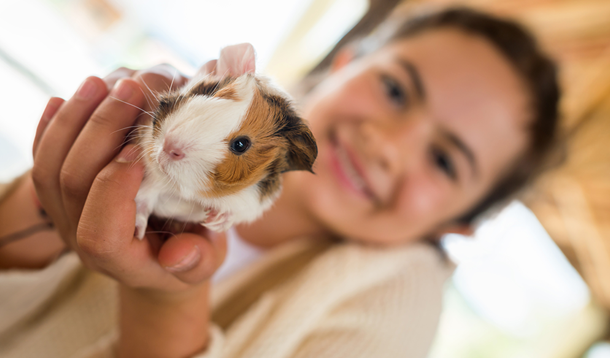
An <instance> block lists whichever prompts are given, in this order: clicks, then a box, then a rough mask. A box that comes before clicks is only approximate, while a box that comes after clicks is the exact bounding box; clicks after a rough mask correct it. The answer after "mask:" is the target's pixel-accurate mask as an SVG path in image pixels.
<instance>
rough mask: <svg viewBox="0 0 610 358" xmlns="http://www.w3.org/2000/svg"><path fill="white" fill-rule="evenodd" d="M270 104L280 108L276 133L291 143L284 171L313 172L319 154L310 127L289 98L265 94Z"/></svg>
mask: <svg viewBox="0 0 610 358" xmlns="http://www.w3.org/2000/svg"><path fill="white" fill-rule="evenodd" d="M263 97H264V98H265V100H266V101H267V103H269V105H271V106H274V107H277V108H279V109H280V110H279V111H278V112H277V113H278V115H276V116H275V118H274V120H275V122H276V124H277V125H276V128H277V130H276V131H275V133H274V135H275V136H278V137H284V138H286V139H287V140H288V143H289V144H290V145H289V146H288V153H286V162H287V163H288V167H287V168H285V169H284V170H283V171H284V172H287V171H291V170H307V171H309V172H312V173H313V163H314V161H315V160H316V157H317V156H318V146H317V145H316V140H315V138H314V137H313V134H312V133H311V131H310V130H309V128H308V127H307V126H306V125H305V123H304V122H303V119H301V118H300V117H299V116H298V115H297V114H296V112H295V111H294V109H293V107H292V104H291V103H290V101H289V100H287V99H285V98H283V97H279V96H275V95H270V94H263Z"/></svg>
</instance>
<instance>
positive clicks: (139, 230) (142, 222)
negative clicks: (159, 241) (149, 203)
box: [135, 214, 148, 240]
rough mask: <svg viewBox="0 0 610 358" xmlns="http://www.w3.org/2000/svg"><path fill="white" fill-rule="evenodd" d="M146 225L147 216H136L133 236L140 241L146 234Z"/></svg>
mask: <svg viewBox="0 0 610 358" xmlns="http://www.w3.org/2000/svg"><path fill="white" fill-rule="evenodd" d="M147 225H148V216H146V215H143V214H136V230H135V236H136V237H137V238H138V239H140V240H142V239H143V238H144V234H145V233H146V226H147Z"/></svg>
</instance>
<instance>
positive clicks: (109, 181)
mask: <svg viewBox="0 0 610 358" xmlns="http://www.w3.org/2000/svg"><path fill="white" fill-rule="evenodd" d="M93 185H95V186H96V187H100V188H112V187H117V186H120V185H121V183H120V181H119V180H118V179H117V178H116V177H115V175H114V173H113V172H112V171H111V170H109V169H108V168H104V169H102V171H100V172H99V173H98V175H97V176H96V177H95V180H94V183H93Z"/></svg>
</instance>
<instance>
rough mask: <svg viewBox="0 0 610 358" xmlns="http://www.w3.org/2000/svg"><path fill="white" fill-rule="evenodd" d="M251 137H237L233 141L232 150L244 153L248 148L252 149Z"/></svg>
mask: <svg viewBox="0 0 610 358" xmlns="http://www.w3.org/2000/svg"><path fill="white" fill-rule="evenodd" d="M250 145H251V143H250V138H248V137H237V138H235V139H233V140H232V141H231V144H230V148H231V151H232V152H233V153H235V154H237V155H242V154H244V153H245V152H246V151H247V150H248V149H250Z"/></svg>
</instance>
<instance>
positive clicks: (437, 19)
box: [357, 7, 560, 224]
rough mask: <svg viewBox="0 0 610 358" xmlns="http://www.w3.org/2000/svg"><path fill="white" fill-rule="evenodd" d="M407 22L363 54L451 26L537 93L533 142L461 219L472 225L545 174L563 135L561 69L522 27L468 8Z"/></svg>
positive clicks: (375, 38)
mask: <svg viewBox="0 0 610 358" xmlns="http://www.w3.org/2000/svg"><path fill="white" fill-rule="evenodd" d="M401 20H402V21H400V22H396V21H389V22H388V23H389V24H386V26H385V27H383V28H381V29H379V30H378V31H376V33H374V34H373V35H372V36H369V37H368V38H365V39H364V40H362V41H360V42H359V44H358V46H357V53H358V54H359V55H363V54H366V53H371V52H373V51H375V50H377V49H379V48H381V47H383V46H385V45H387V44H389V43H392V42H395V41H398V40H402V39H405V38H408V37H411V36H414V35H417V34H420V33H422V32H425V31H430V30H435V29H443V28H451V29H456V30H460V31H464V32H466V33H468V34H471V35H474V36H480V37H482V38H484V39H486V40H487V41H489V43H491V44H492V45H493V46H495V47H496V49H498V50H499V51H500V52H501V53H502V54H503V55H504V57H505V58H506V59H507V60H508V61H509V62H510V63H511V65H512V66H513V68H515V69H516V70H517V72H518V73H519V74H520V75H521V77H522V79H523V81H524V83H525V85H526V88H527V89H528V91H529V92H530V94H531V112H532V113H531V116H532V120H531V124H530V142H529V147H528V148H527V150H526V152H525V154H524V155H523V156H522V157H521V158H518V159H519V160H517V161H516V162H515V164H514V165H513V166H512V167H511V168H509V169H510V170H508V171H507V173H506V175H505V176H504V177H503V178H502V179H500V180H499V182H498V183H496V185H495V187H494V188H493V189H492V190H491V191H490V192H489V193H488V194H487V196H486V197H484V198H483V200H481V201H480V202H479V203H478V204H477V205H475V206H474V207H473V208H471V209H470V210H469V211H468V212H467V213H466V214H465V215H462V216H461V217H459V218H457V220H456V221H457V222H458V223H466V224H470V223H472V222H473V221H474V220H475V219H476V218H477V217H478V216H479V215H481V214H482V213H484V212H486V211H487V210H488V209H490V208H492V207H494V206H495V205H498V204H504V203H506V202H507V201H508V200H509V199H511V198H512V197H513V196H514V195H515V194H516V192H517V191H518V190H519V189H521V188H522V187H524V186H525V184H527V183H528V182H530V181H531V179H532V178H534V177H535V176H536V175H537V174H539V172H541V171H542V170H543V169H544V168H545V167H546V165H545V164H546V163H547V162H548V161H547V159H548V158H549V156H550V153H551V152H552V149H553V148H554V144H555V142H556V137H557V131H558V129H557V127H558V126H557V122H558V102H559V95H560V91H559V86H558V84H557V69H556V66H555V64H554V63H553V61H551V60H550V59H549V58H548V57H547V56H546V55H545V54H544V53H542V51H541V50H540V48H539V46H538V44H537V43H536V40H535V39H534V38H533V36H532V35H531V34H530V33H529V32H528V31H526V30H525V29H524V28H523V27H521V26H520V25H518V24H516V23H514V22H511V21H507V20H504V19H500V18H497V17H495V16H492V15H489V14H485V13H482V12H479V11H475V10H472V9H468V8H463V7H458V8H449V9H446V10H443V11H440V12H434V13H427V14H423V15H418V16H416V17H412V18H409V19H408V20H406V21H405V20H404V16H403V17H402V19H401Z"/></svg>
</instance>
